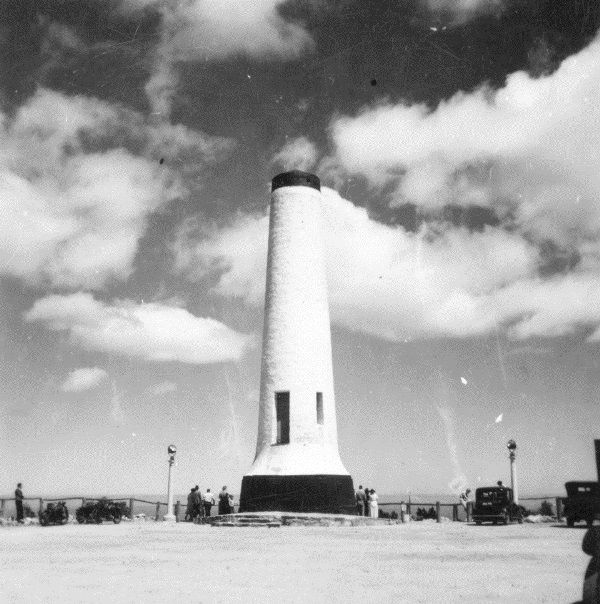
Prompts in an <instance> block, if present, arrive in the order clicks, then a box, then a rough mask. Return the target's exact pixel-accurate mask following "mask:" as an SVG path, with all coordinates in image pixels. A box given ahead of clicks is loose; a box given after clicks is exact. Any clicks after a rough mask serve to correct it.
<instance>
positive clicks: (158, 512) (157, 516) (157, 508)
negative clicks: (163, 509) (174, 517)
mask: <svg viewBox="0 0 600 604" xmlns="http://www.w3.org/2000/svg"><path fill="white" fill-rule="evenodd" d="M159 517H160V501H157V502H156V516H155V517H154V520H155V521H157V520H158V518H159Z"/></svg>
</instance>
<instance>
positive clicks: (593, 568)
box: [581, 526, 600, 604]
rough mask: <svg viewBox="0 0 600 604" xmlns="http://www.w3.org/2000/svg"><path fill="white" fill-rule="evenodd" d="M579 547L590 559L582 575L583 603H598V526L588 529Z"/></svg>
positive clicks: (599, 592)
mask: <svg viewBox="0 0 600 604" xmlns="http://www.w3.org/2000/svg"><path fill="white" fill-rule="evenodd" d="M581 549H582V550H583V551H584V552H585V553H586V554H587V555H588V556H591V557H592V559H591V560H590V563H589V564H588V567H587V570H586V571H585V575H584V577H583V602H584V603H585V604H588V602H589V603H590V604H598V603H600V581H599V580H598V576H599V571H600V526H593V527H592V528H590V529H588V531H587V533H586V534H585V536H584V538H583V543H582V544H581Z"/></svg>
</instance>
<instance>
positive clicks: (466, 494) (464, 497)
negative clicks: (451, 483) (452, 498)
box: [459, 489, 471, 511]
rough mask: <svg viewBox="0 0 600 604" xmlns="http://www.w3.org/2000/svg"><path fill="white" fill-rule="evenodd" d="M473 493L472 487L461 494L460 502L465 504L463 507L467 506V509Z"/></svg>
mask: <svg viewBox="0 0 600 604" xmlns="http://www.w3.org/2000/svg"><path fill="white" fill-rule="evenodd" d="M470 493H471V489H467V490H466V491H465V492H464V493H461V494H460V497H459V499H460V504H461V505H462V506H463V508H465V511H466V509H467V503H469V501H470V499H469V495H470Z"/></svg>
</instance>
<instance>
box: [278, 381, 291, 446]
mask: <svg viewBox="0 0 600 604" xmlns="http://www.w3.org/2000/svg"><path fill="white" fill-rule="evenodd" d="M275 414H276V418H277V440H276V441H275V442H276V443H277V444H278V445H286V444H288V443H289V442H290V393H289V392H276V393H275Z"/></svg>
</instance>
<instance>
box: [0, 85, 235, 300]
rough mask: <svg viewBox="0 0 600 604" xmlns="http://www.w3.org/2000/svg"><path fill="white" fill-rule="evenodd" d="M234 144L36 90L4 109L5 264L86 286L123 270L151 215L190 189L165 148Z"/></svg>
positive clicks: (52, 281)
mask: <svg viewBox="0 0 600 604" xmlns="http://www.w3.org/2000/svg"><path fill="white" fill-rule="evenodd" d="M227 144H228V143H227V142H226V141H222V140H221V139H211V138H210V137H207V136H205V135H203V134H201V133H197V132H194V131H191V130H189V129H187V128H185V127H183V126H170V125H168V124H159V125H151V124H149V123H147V122H146V121H145V120H144V119H143V118H142V117H141V116H140V115H139V114H137V113H135V112H133V111H131V110H128V109H126V108H124V107H121V106H118V105H113V104H110V103H107V102H104V101H101V100H99V99H95V98H90V97H85V96H68V95H65V94H62V93H59V92H55V91H51V90H48V89H40V90H38V91H37V93H36V94H34V95H33V96H32V97H31V98H30V99H28V101H27V102H26V103H25V104H23V105H22V106H21V107H20V108H19V109H18V110H17V111H16V113H15V114H14V116H10V117H9V116H8V115H4V114H2V113H1V112H0V199H2V212H0V273H3V274H8V275H11V276H15V277H19V278H22V279H24V280H25V281H27V282H28V283H30V284H33V285H50V286H54V287H67V288H78V287H83V288H86V289H91V288H99V287H101V286H103V285H104V284H105V283H106V282H107V281H109V280H111V279H126V278H127V277H128V276H129V274H130V273H131V271H132V270H133V260H134V257H135V254H136V251H137V244H138V241H139V239H140V238H141V236H142V235H143V233H144V231H145V228H146V223H147V219H148V216H149V215H150V214H151V213H152V212H156V211H159V210H161V209H162V208H163V207H165V205H166V204H167V203H168V202H170V201H172V200H174V199H176V198H178V197H179V196H181V195H184V194H185V193H186V189H185V187H184V186H183V184H182V181H181V178H180V176H179V175H178V174H176V173H175V172H173V171H171V170H170V169H169V168H167V167H165V166H163V165H160V163H159V161H158V159H159V153H160V157H163V156H165V157H166V158H167V159H169V158H171V157H174V156H180V155H181V154H184V155H185V154H193V155H194V156H195V157H196V158H198V157H200V158H201V159H202V160H208V159H209V158H212V157H216V155H217V154H218V153H219V152H221V151H222V149H223V147H224V146H225V147H226V146H227ZM127 145H129V146H131V147H132V148H137V149H141V154H137V153H133V152H132V151H130V150H128V149H127ZM159 148H160V149H159Z"/></svg>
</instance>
